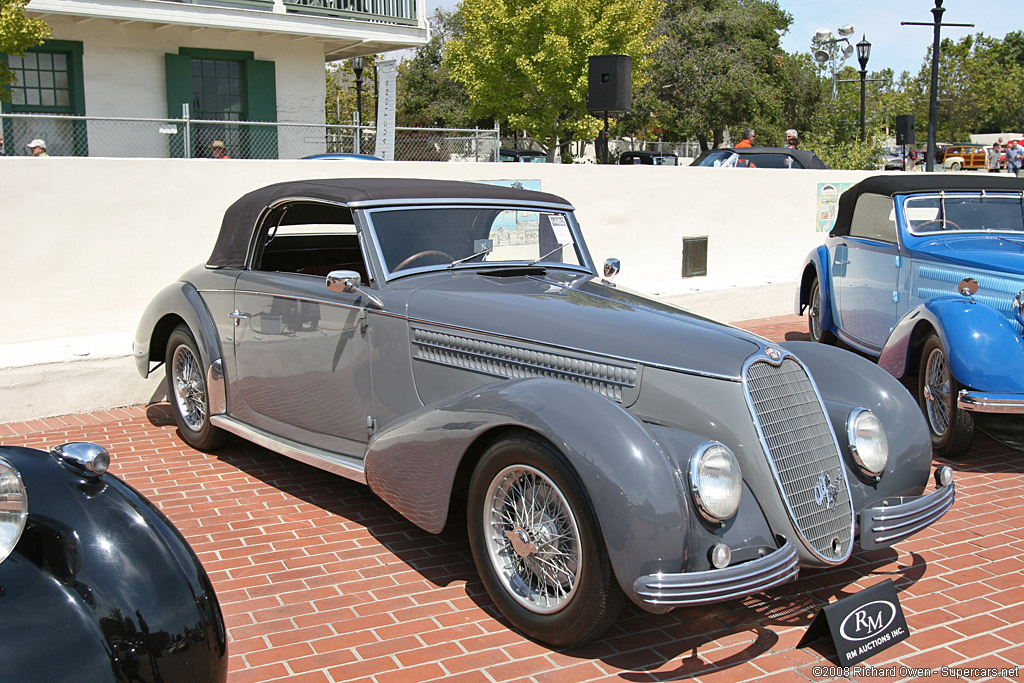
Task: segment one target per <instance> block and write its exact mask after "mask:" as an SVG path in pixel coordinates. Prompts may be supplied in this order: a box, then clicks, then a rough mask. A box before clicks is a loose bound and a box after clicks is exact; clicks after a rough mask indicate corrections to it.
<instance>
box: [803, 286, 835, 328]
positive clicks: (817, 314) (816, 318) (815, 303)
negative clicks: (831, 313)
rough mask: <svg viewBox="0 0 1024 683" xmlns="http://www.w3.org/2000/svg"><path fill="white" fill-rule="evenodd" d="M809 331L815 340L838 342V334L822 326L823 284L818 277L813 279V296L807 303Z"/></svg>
mask: <svg viewBox="0 0 1024 683" xmlns="http://www.w3.org/2000/svg"><path fill="white" fill-rule="evenodd" d="M807 331H808V332H809V333H810V335H811V341H813V342H818V343H819V344H835V343H836V335H834V334H832V332H830V331H829V330H826V329H824V328H823V327H822V326H821V286H820V285H819V284H818V278H814V280H812V281H811V296H810V298H809V299H808V304H807Z"/></svg>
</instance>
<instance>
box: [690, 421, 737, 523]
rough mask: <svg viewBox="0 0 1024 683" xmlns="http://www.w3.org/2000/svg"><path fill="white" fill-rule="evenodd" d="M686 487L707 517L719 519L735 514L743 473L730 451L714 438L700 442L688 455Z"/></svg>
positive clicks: (719, 520)
mask: <svg viewBox="0 0 1024 683" xmlns="http://www.w3.org/2000/svg"><path fill="white" fill-rule="evenodd" d="M690 491H691V493H692V494H693V501H694V503H696V504H697V509H698V510H699V511H700V512H701V514H702V515H704V517H706V518H707V519H708V520H710V521H713V522H721V521H723V520H726V519H729V518H730V517H732V516H733V515H735V514H736V510H738V509H739V507H740V495H741V494H742V493H743V477H742V473H741V472H740V464H739V462H737V461H736V456H735V455H733V454H732V451H730V450H729V449H728V448H727V447H726V446H724V445H723V444H720V443H718V442H717V441H710V442H708V443H704V444H701V445H700V447H699V448H698V449H697V450H696V452H694V454H693V456H692V457H691V458H690Z"/></svg>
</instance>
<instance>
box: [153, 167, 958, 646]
mask: <svg viewBox="0 0 1024 683" xmlns="http://www.w3.org/2000/svg"><path fill="white" fill-rule="evenodd" d="M616 270H617V262H615V261H613V260H609V262H607V263H606V264H605V268H604V274H605V276H607V277H610V276H611V275H612V274H613V273H614V272H615V271H616ZM135 358H136V361H137V364H138V368H139V371H140V373H141V374H142V375H144V376H145V375H148V374H149V373H150V372H151V371H152V369H153V367H154V366H155V365H156V366H159V364H161V363H164V364H165V365H166V373H167V388H168V393H169V395H170V396H171V405H172V406H173V409H174V411H175V414H176V416H177V419H178V425H179V427H180V430H181V434H182V435H183V437H184V438H185V440H186V441H188V443H190V444H191V445H193V446H194V447H196V448H203V449H207V448H213V447H215V446H216V445H217V444H218V443H219V442H220V441H221V439H222V437H223V436H224V433H225V432H230V433H232V434H236V435H239V436H241V437H243V438H245V439H248V440H250V441H253V442H255V443H258V444H260V445H262V446H265V447H266V448H270V449H272V450H274V451H277V452H279V453H282V454H284V455H287V456H289V457H292V458H296V459H298V460H301V461H303V462H306V463H310V464H312V465H315V466H317V467H322V468H324V469H326V470H329V471H331V472H335V473H337V474H340V475H342V476H346V477H350V478H352V479H355V480H357V481H360V482H365V483H367V484H369V486H370V487H371V488H372V489H373V490H374V491H375V492H376V493H377V494H378V495H380V496H381V498H383V499H384V500H385V501H387V502H388V503H389V504H390V505H392V506H393V507H394V508H395V509H396V510H398V512H400V513H401V514H402V515H404V516H405V517H407V518H408V519H409V520H411V521H412V522H413V523H415V524H417V525H419V526H421V527H422V528H424V529H426V530H428V531H431V532H435V533H436V532H440V531H441V530H442V528H443V527H444V525H445V522H446V520H447V519H448V516H449V510H450V509H451V506H452V505H454V504H456V503H459V502H460V501H462V500H465V499H468V502H467V503H466V505H467V508H466V510H467V513H466V516H467V519H468V532H469V543H470V547H471V549H472V552H473V557H474V559H475V561H476V565H477V568H478V570H479V572H480V576H481V578H482V580H483V583H484V585H485V586H486V588H487V591H488V592H489V593H490V595H491V597H492V599H493V600H494V602H495V603H496V604H497V606H498V607H499V609H500V610H501V611H502V612H503V613H504V614H505V615H506V616H507V617H508V619H509V621H510V622H511V623H512V624H513V625H514V626H515V627H516V628H518V629H520V630H521V631H523V632H524V633H526V634H527V635H529V636H530V637H532V638H536V639H539V640H543V641H546V642H548V643H552V644H555V645H568V644H571V643H578V642H582V641H585V640H587V639H589V638H592V637H595V636H596V635H598V634H599V633H601V632H602V631H603V630H604V629H605V628H606V627H607V626H608V625H609V624H610V623H611V622H612V620H614V618H615V616H616V613H617V612H618V609H619V607H620V606H621V605H622V603H623V600H624V598H628V599H629V600H632V601H633V602H634V603H636V604H637V605H639V606H640V607H642V608H644V609H646V610H648V611H651V612H665V611H667V610H669V609H671V608H672V607H674V606H677V605H694V604H703V603H717V602H721V601H723V600H729V599H733V598H739V597H742V596H746V595H750V594H752V593H757V592H759V591H763V590H766V589H768V588H771V587H772V586H775V585H778V584H780V583H784V582H786V581H790V580H792V579H793V578H794V577H796V575H797V572H798V571H799V566H800V565H803V566H808V567H829V566H834V565H839V564H842V563H843V562H845V561H846V560H847V559H849V557H850V555H851V554H852V552H853V549H854V545H855V544H856V543H859V545H860V547H862V548H877V547H882V546H888V545H891V544H893V543H895V542H897V541H899V540H900V539H903V538H905V537H907V536H909V535H910V534H912V533H914V532H915V531H917V530H919V529H921V528H923V527H924V526H926V525H928V524H930V523H931V522H933V521H934V520H936V519H938V518H939V517H940V516H941V515H942V514H943V513H944V512H945V511H946V510H948V509H949V507H950V506H951V505H952V504H953V498H954V487H953V484H952V472H951V470H950V469H949V468H948V467H947V468H944V469H940V470H937V471H936V473H935V474H936V476H937V480H938V486H937V488H936V489H935V490H933V491H930V492H927V493H926V488H927V487H928V482H929V480H930V479H931V474H932V465H931V453H930V448H929V441H928V433H927V428H926V427H925V424H924V420H923V419H922V417H921V414H920V412H919V411H918V410H917V405H916V403H915V402H914V401H913V399H912V398H911V397H910V395H909V394H907V393H906V392H905V391H901V390H900V389H901V387H900V385H899V383H898V382H897V381H896V380H895V379H893V378H892V377H891V376H890V375H889V374H888V373H886V372H884V371H882V370H881V369H879V368H878V367H877V366H875V365H874V364H872V363H870V362H869V361H866V360H864V359H860V358H858V357H857V356H855V355H853V354H851V353H849V352H847V351H842V350H839V349H835V348H831V347H827V346H822V345H817V344H811V343H808V342H793V343H789V344H782V345H776V344H772V343H770V342H768V341H766V340H764V339H761V338H759V337H756V336H754V335H752V334H749V333H746V332H743V331H740V330H737V329H734V328H731V327H729V326H727V325H722V324H719V323H715V322H712V321H709V320H706V319H703V318H700V317H697V316H694V315H690V314H688V313H686V312H685V311H683V310H681V309H678V308H674V307H671V306H667V305H664V304H661V303H658V302H656V301H652V300H648V299H645V298H642V297H640V296H637V295H635V294H632V293H629V292H627V291H625V290H622V289H619V288H617V287H615V286H614V285H613V284H610V283H609V282H607V281H605V280H603V279H602V278H601V275H600V274H599V273H598V271H597V268H596V267H595V265H594V263H593V260H592V259H591V256H590V253H589V252H588V251H587V248H586V245H585V244H584V241H583V235H582V233H581V230H580V226H579V225H578V224H577V222H576V217H575V215H574V213H573V207H572V206H571V205H570V204H569V203H568V202H567V201H566V200H564V199H562V198H561V197H558V196H555V195H552V194H546V193H542V192H531V191H527V190H520V189H514V188H507V187H498V186H491V185H485V184H479V183H460V182H450V181H428V180H395V179H337V180H318V181H303V182H289V183H281V184H277V185H271V186H269V187H265V188H262V189H259V190H256V191H254V192H251V193H249V194H247V195H245V196H244V197H242V198H241V199H239V200H238V201H237V202H235V203H234V204H233V205H232V206H230V207H229V208H228V210H227V212H226V213H225V215H224V221H223V223H222V227H221V232H220V235H219V237H218V239H217V242H216V245H215V246H214V250H213V253H212V255H211V256H210V259H209V261H208V262H207V263H206V264H204V265H200V266H197V267H196V268H194V269H193V270H190V271H189V272H187V273H185V274H184V275H183V276H182V277H181V279H180V280H179V281H178V282H175V283H173V284H171V285H170V286H168V287H167V288H166V289H165V290H164V291H163V292H161V293H160V294H159V295H158V296H157V297H156V299H155V300H154V301H153V303H152V304H151V305H150V306H149V308H148V309H147V311H146V312H145V314H144V315H143V318H142V321H141V323H140V325H139V329H138V333H137V335H136V341H135ZM858 530H859V531H858Z"/></svg>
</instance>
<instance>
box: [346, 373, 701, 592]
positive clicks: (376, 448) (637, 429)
mask: <svg viewBox="0 0 1024 683" xmlns="http://www.w3.org/2000/svg"><path fill="white" fill-rule="evenodd" d="M501 428H521V429H526V430H530V431H532V432H534V433H536V434H539V435H540V436H542V437H544V438H545V439H547V440H548V441H549V442H550V443H551V444H552V445H553V446H554V448H555V449H556V450H557V451H559V452H560V453H561V454H562V455H563V456H564V457H565V459H566V460H567V461H568V463H569V465H570V466H571V468H572V469H573V470H574V471H575V472H576V474H577V475H578V477H579V480H580V482H581V484H582V485H583V489H584V492H585V494H586V495H587V497H588V498H589V500H590V503H591V507H592V510H593V513H594V515H595V519H596V521H597V524H598V526H599V528H600V530H601V534H602V535H603V537H604V541H605V544H606V547H607V549H608V554H609V557H610V559H611V562H612V567H613V569H614V570H615V575H616V577H618V580H619V583H620V585H621V586H622V588H623V590H624V591H625V592H626V594H627V595H630V596H631V597H633V599H634V600H636V597H635V595H634V591H633V587H632V584H633V581H634V580H635V579H636V577H638V576H642V575H646V574H652V573H657V572H659V571H679V570H680V567H681V566H682V564H683V561H684V557H683V554H684V548H685V541H686V529H687V526H688V519H687V517H688V514H689V513H688V510H689V508H688V506H687V505H686V504H685V500H684V496H683V491H682V489H681V483H680V481H679V478H678V477H677V475H676V468H675V466H674V465H673V464H672V463H671V461H670V459H669V458H668V456H667V455H666V453H665V452H664V451H663V450H662V448H661V447H660V446H659V444H658V442H657V441H656V440H655V439H653V438H652V435H651V434H650V432H648V430H647V429H646V428H645V427H644V426H643V425H642V424H641V423H640V422H639V421H638V420H637V419H636V418H635V417H633V416H632V415H630V414H629V413H628V412H626V411H625V410H624V409H622V408H621V407H620V406H618V405H616V404H615V403H613V402H611V401H609V400H608V399H606V398H604V397H602V396H599V395H598V394H596V393H594V392H592V391H590V390H588V389H584V388H582V387H579V386H576V385H574V384H570V383H568V382H564V381H560V380H553V379H523V380H509V381H502V382H495V383H493V384H489V385H487V386H485V387H480V388H476V389H472V390H469V391H466V392H464V393H461V394H457V395H455V396H452V397H450V398H447V399H445V400H444V401H442V402H439V403H436V404H432V405H429V406H426V407H424V408H423V409H421V410H420V411H418V412H416V413H413V414H412V415H410V416H408V417H406V418H404V419H403V420H402V421H400V422H398V423H396V424H394V425H392V426H390V427H388V428H386V429H384V430H382V431H380V432H378V434H377V435H376V436H375V437H374V439H373V441H371V443H370V445H369V448H368V451H367V455H366V481H367V483H368V484H369V485H370V487H371V488H372V489H373V491H374V492H375V493H376V494H377V495H379V496H380V497H381V498H383V499H384V500H385V501H386V502H387V503H388V504H389V505H391V506H392V507H394V508H395V509H396V510H398V512H400V513H401V514H402V515H404V516H405V517H406V518H408V519H409V520H410V521H412V522H413V523H414V524H416V525H418V526H420V527H422V528H423V529H425V530H427V531H430V532H432V533H439V532H440V531H441V530H442V529H443V528H444V524H445V521H446V519H447V517H448V511H449V501H450V499H451V493H452V489H453V485H454V482H455V478H456V474H457V471H458V469H459V465H460V462H461V461H462V459H463V457H464V456H465V455H466V453H467V452H468V451H469V450H470V449H471V448H472V447H473V445H474V444H475V443H476V442H477V441H478V440H480V439H482V438H486V437H487V435H488V433H490V432H493V431H494V430H495V429H501ZM693 439H694V446H696V444H697V443H698V442H697V441H696V437H694V438H693Z"/></svg>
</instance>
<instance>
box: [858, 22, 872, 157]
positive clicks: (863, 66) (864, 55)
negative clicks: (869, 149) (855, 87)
mask: <svg viewBox="0 0 1024 683" xmlns="http://www.w3.org/2000/svg"><path fill="white" fill-rule="evenodd" d="M870 56H871V43H869V42H868V39H867V38H866V37H864V36H861V38H860V42H859V43H857V61H858V62H860V141H861V142H864V140H865V135H864V103H865V91H864V79H865V78H866V77H867V75H868V58H869V57H870Z"/></svg>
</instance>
